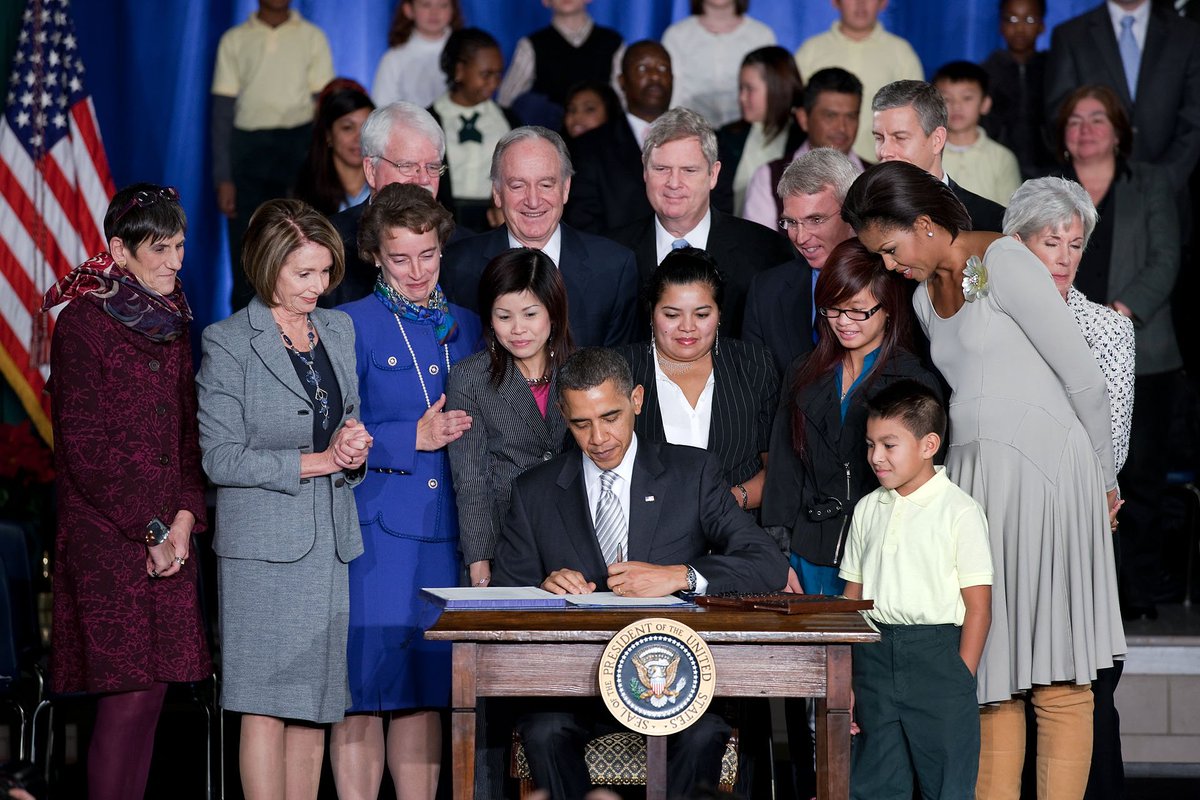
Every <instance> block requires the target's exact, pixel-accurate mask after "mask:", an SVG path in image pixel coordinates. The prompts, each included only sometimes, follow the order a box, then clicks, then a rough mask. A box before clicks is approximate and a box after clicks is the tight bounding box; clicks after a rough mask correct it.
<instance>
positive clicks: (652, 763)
mask: <svg viewBox="0 0 1200 800" xmlns="http://www.w3.org/2000/svg"><path fill="white" fill-rule="evenodd" d="M646 800H667V737H666V736H647V737H646Z"/></svg>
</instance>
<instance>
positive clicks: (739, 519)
mask: <svg viewBox="0 0 1200 800" xmlns="http://www.w3.org/2000/svg"><path fill="white" fill-rule="evenodd" d="M584 458H586V456H585V455H583V454H582V453H580V452H579V451H577V450H575V451H571V452H567V453H564V454H562V455H560V456H558V457H556V458H553V459H551V460H550V461H547V462H546V463H544V464H539V465H537V466H536V467H532V468H531V469H529V471H527V472H526V473H525V474H524V475H522V476H521V477H519V478H517V480H516V481H515V482H514V483H513V491H512V505H511V507H510V508H509V510H508V517H507V518H506V519H505V521H504V530H503V532H502V533H501V534H500V541H499V542H498V543H497V544H496V559H495V562H494V564H493V566H492V583H493V584H495V585H496V586H538V585H540V584H541V583H542V581H543V580H545V579H546V576H547V575H549V574H550V573H551V572H553V571H554V570H556V569H574V570H578V571H579V572H581V573H583V576H584V578H586V579H587V580H589V581H592V582H594V583H595V584H596V588H597V590H601V591H602V590H605V589H606V587H607V585H608V578H607V576H608V568H607V567H606V566H605V563H604V556H603V554H602V553H601V552H600V544H599V542H598V541H597V540H596V530H595V527H594V526H593V524H592V515H591V512H590V511H589V508H588V505H589V504H588V497H587V489H586V488H585V486H584V472H583V459H584ZM632 483H633V485H632V486H631V487H630V490H629V502H630V506H631V507H630V509H629V560H630V561H645V562H649V563H652V564H661V565H673V564H690V565H691V566H692V567H693V568H695V570H696V571H697V572H699V573H700V574H701V575H703V576H704V577H705V579H707V580H708V591H709V593H716V592H730V591H737V592H770V591H778V590H779V589H782V588H783V585H784V584H785V583H786V582H787V570H788V564H787V559H786V558H784V556H783V554H782V553H780V552H779V548H778V547H776V546H775V543H774V542H772V541H771V539H770V538H769V537H768V536H767V535H766V533H764V532H763V530H762V529H761V528H759V527H758V526H757V525H755V524H754V520H753V518H752V517H750V515H749V514H746V513H745V512H744V511H742V510H741V509H740V508H738V504H737V502H736V501H735V500H734V499H733V495H731V494H730V493H729V486H728V484H726V483H725V479H724V477H723V476H722V475H721V467H720V465H719V464H718V463H717V459H716V457H715V456H713V455H711V454H710V453H708V452H706V451H704V450H698V449H696V448H694V447H678V446H676V445H670V444H661V445H660V444H654V443H653V442H647V441H644V440H639V441H638V450H637V455H636V456H635V457H634V462H633V480H632Z"/></svg>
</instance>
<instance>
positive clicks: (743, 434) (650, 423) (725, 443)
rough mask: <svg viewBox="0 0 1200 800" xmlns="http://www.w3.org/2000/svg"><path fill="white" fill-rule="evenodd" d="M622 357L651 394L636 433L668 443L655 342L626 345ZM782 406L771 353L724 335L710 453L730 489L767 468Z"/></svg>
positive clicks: (716, 357)
mask: <svg viewBox="0 0 1200 800" xmlns="http://www.w3.org/2000/svg"><path fill="white" fill-rule="evenodd" d="M618 352H620V354H621V355H622V356H623V357H624V358H625V360H626V361H628V362H629V368H630V370H631V371H632V372H633V382H634V383H640V384H641V385H642V387H643V388H644V389H645V394H644V395H643V397H642V413H641V414H638V416H637V420H636V421H635V422H634V428H633V429H634V431H635V432H636V433H637V435H638V440H639V441H642V442H646V441H649V442H658V443H660V444H666V442H667V437H666V434H665V433H664V432H663V423H662V410H661V407H660V406H659V403H658V381H657V380H656V378H655V374H654V357H653V356H652V355H650V343H649V342H639V343H638V344H631V345H626V346H625V347H622V348H620V350H619V351H618ZM778 403H779V373H778V372H777V371H776V369H775V364H774V362H773V361H772V360H771V356H770V354H769V353H768V352H767V351H766V350H764V349H763V348H762V347H759V346H758V345H756V344H750V343H749V342H739V341H738V340H737V339H729V338H727V337H724V336H722V337H721V339H720V341H719V342H718V346H717V350H716V352H715V353H713V401H712V420H711V422H710V424H709V426H708V445H707V446H706V447H705V449H706V450H708V452H710V453H712V454H713V455H715V456H716V457H717V458H718V459H720V461H721V470H722V473H723V475H724V477H725V483H726V486H735V485H737V484H739V483H744V482H745V481H748V480H750V479H751V478H753V477H754V476H755V475H757V474H758V471H759V470H760V469H762V458H761V457H760V454H761V453H765V452H767V447H769V446H770V443H771V422H772V421H773V420H774V419H775V408H776V406H777V405H778Z"/></svg>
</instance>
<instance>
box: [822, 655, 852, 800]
mask: <svg viewBox="0 0 1200 800" xmlns="http://www.w3.org/2000/svg"><path fill="white" fill-rule="evenodd" d="M825 664H826V673H825V676H826V689H825V697H823V698H819V699H818V700H817V798H818V800H849V797H850V679H851V672H850V646H849V645H829V646H827V647H826V648H825Z"/></svg>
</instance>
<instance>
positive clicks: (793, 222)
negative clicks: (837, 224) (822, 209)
mask: <svg viewBox="0 0 1200 800" xmlns="http://www.w3.org/2000/svg"><path fill="white" fill-rule="evenodd" d="M840 213H841V210H840V209H839V210H838V211H835V212H833V213H832V214H812V215H811V216H807V217H804V218H803V219H792V218H791V217H780V218H779V227H781V228H783V229H784V230H785V231H790V230H791V229H792V228H804V229H805V230H809V231H814V230H816V229H817V228H819V227H821V226H822V225H824V224H825V223H826V222H829V220H831V219H833V218H834V217H836V216H837V215H838V214H840Z"/></svg>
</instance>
